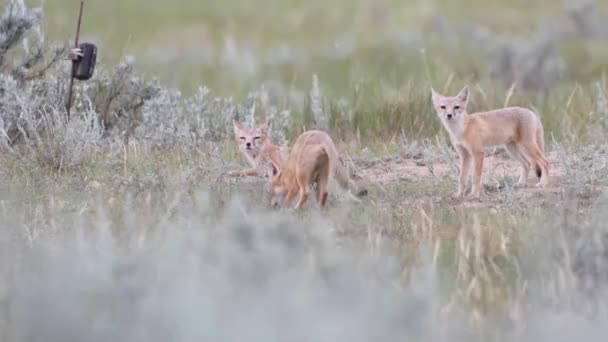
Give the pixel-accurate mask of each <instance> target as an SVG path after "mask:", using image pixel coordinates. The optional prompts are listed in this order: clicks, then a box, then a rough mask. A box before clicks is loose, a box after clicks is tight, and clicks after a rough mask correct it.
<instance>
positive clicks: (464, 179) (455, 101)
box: [431, 87, 549, 198]
mask: <svg viewBox="0 0 608 342" xmlns="http://www.w3.org/2000/svg"><path fill="white" fill-rule="evenodd" d="M431 93H432V97H433V105H434V106H435V110H436V111H437V115H438V116H439V118H440V119H441V123H442V124H443V126H444V127H445V128H446V130H447V131H448V133H449V135H450V140H451V141H452V144H453V145H454V148H455V149H456V151H457V152H458V155H459V156H460V178H459V182H458V193H457V196H462V195H464V193H465V189H466V186H467V183H468V178H469V169H470V166H471V163H473V164H474V172H473V175H474V178H473V196H474V197H476V198H478V197H479V196H480V195H481V173H482V170H483V158H484V155H483V149H484V148H485V147H489V146H497V145H504V146H505V148H506V150H507V152H508V153H509V154H510V155H511V157H513V158H514V159H515V160H518V161H519V162H520V163H521V173H520V177H519V181H518V183H517V185H518V186H525V185H526V183H527V181H528V173H529V171H530V167H531V166H532V167H534V169H535V170H536V175H537V176H538V177H539V178H540V182H539V183H538V184H537V186H543V187H544V186H546V185H547V184H548V181H549V162H548V161H547V159H546V158H545V156H544V153H545V140H544V131H543V126H542V123H541V122H540V119H539V118H538V117H537V116H536V115H535V114H534V113H533V112H532V111H530V110H528V109H525V108H520V107H510V108H503V109H497V110H492V111H489V112H480V113H474V114H468V113H467V111H466V108H467V103H468V100H469V90H468V87H465V88H464V89H462V91H460V93H459V94H458V95H456V96H455V97H446V96H443V95H440V94H439V93H437V92H436V91H435V90H434V89H432V88H431Z"/></svg>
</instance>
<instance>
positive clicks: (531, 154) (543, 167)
mask: <svg viewBox="0 0 608 342" xmlns="http://www.w3.org/2000/svg"><path fill="white" fill-rule="evenodd" d="M520 151H521V152H522V153H523V154H524V155H525V156H526V157H527V159H529V160H531V161H532V164H534V165H535V166H536V167H537V168H539V169H540V174H541V175H540V181H539V182H538V183H537V184H536V186H537V187H545V186H547V184H548V183H549V161H548V160H547V159H546V158H545V156H543V154H542V152H541V151H540V149H539V147H538V145H537V144H536V142H535V141H531V142H528V143H526V144H522V145H520Z"/></svg>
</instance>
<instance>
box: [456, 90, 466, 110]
mask: <svg viewBox="0 0 608 342" xmlns="http://www.w3.org/2000/svg"><path fill="white" fill-rule="evenodd" d="M456 98H457V99H458V100H459V101H461V102H462V103H464V104H465V105H466V104H467V103H468V102H469V87H468V86H465V87H464V88H462V90H461V91H460V93H458V95H456Z"/></svg>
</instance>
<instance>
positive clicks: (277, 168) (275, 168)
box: [270, 161, 281, 177]
mask: <svg viewBox="0 0 608 342" xmlns="http://www.w3.org/2000/svg"><path fill="white" fill-rule="evenodd" d="M270 168H271V172H272V173H271V175H272V176H273V177H275V176H278V175H279V174H280V173H281V167H280V166H279V164H277V163H275V162H274V161H271V162H270Z"/></svg>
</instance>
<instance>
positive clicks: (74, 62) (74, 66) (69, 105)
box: [66, 1, 84, 121]
mask: <svg viewBox="0 0 608 342" xmlns="http://www.w3.org/2000/svg"><path fill="white" fill-rule="evenodd" d="M83 7H84V1H81V2H80V13H79V14H78V26H77V27H76V38H75V39H74V48H78V38H79V36H80V22H81V21H82V9H83ZM74 75H76V61H72V74H71V75H70V87H69V89H68V103H67V105H66V109H67V114H68V121H69V120H70V109H71V108H72V88H73V87H74Z"/></svg>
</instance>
